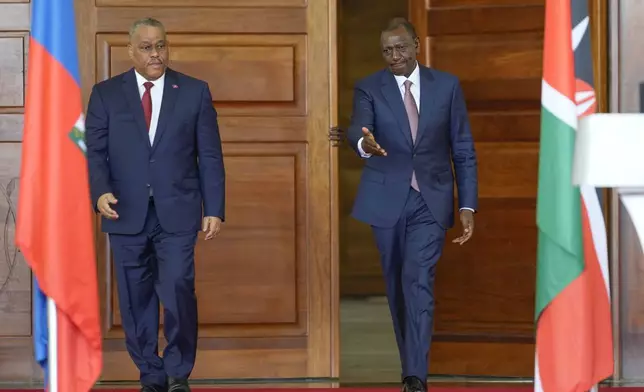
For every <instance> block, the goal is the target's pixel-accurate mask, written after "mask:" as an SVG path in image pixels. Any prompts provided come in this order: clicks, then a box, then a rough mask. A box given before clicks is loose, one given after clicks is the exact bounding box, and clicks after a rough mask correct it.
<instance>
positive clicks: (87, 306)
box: [16, 0, 102, 392]
mask: <svg viewBox="0 0 644 392" xmlns="http://www.w3.org/2000/svg"><path fill="white" fill-rule="evenodd" d="M75 26H76V24H75V15H74V2H73V0H33V1H32V23H31V36H30V40H29V64H28V70H27V92H26V104H25V120H24V130H23V144H22V162H21V171H20V192H19V199H18V216H17V229H16V245H17V246H18V248H19V249H20V251H21V252H22V254H23V256H24V258H25V261H26V262H27V264H28V265H29V266H30V267H31V269H32V272H33V275H34V278H35V279H34V284H33V299H34V303H33V321H34V355H35V359H36V361H37V362H38V363H39V364H40V365H41V366H42V367H43V369H45V371H46V372H45V373H46V377H50V378H52V377H53V378H52V379H56V380H57V383H56V384H57V385H56V387H57V390H58V391H61V392H62V391H64V392H87V391H89V390H90V389H91V388H92V386H93V385H94V384H95V382H96V381H97V379H98V377H99V376H100V372H101V368H102V340H101V339H102V338H101V329H100V318H99V302H98V284H97V275H96V253H95V248H94V231H93V212H92V209H91V204H90V203H91V202H90V197H89V185H88V175H87V163H86V158H85V145H84V125H83V124H84V121H83V119H84V117H83V111H82V102H81V89H80V76H79V69H78V54H77V42H76V30H75V29H76V27H75ZM48 299H49V300H53V302H54V303H55V305H56V307H55V311H56V318H55V319H56V320H57V322H56V336H55V337H54V338H55V339H56V341H55V342H53V343H55V344H56V345H55V346H56V351H57V352H56V358H51V357H50V356H49V355H48V350H47V347H48V346H49V345H50V344H51V343H52V342H51V341H48V337H47V336H48V335H47V320H48V317H47V315H48V309H47V300H48ZM49 316H52V315H49ZM52 365H56V366H55V369H57V371H56V374H54V375H52V374H47V370H48V369H52V368H53V366H52Z"/></svg>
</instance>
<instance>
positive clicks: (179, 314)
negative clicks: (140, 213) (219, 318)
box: [110, 199, 198, 385]
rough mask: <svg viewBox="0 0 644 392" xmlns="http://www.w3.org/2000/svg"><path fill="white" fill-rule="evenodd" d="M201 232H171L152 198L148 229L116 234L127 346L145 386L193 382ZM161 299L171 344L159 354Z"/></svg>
mask: <svg viewBox="0 0 644 392" xmlns="http://www.w3.org/2000/svg"><path fill="white" fill-rule="evenodd" d="M196 240H197V233H196V232H189V233H181V234H177V233H167V232H165V231H164V230H163V228H162V227H161V225H160V224H159V219H158V217H157V214H156V209H155V207H154V203H153V202H152V199H151V201H150V205H149V207H148V214H147V217H146V222H145V227H144V229H143V231H142V232H141V233H139V234H135V235H123V234H110V244H111V247H112V252H113V255H114V267H115V268H114V269H115V271H116V280H117V286H118V299H119V307H120V311H121V319H122V324H123V331H124V332H125V344H126V347H127V351H128V353H129V354H130V357H131V358H132V360H133V361H134V363H135V364H136V366H137V367H138V369H139V371H140V373H141V375H140V378H141V383H142V384H144V385H150V384H154V385H165V384H166V380H167V377H168V376H169V377H174V378H188V377H189V375H190V373H191V372H192V369H193V367H194V363H195V357H196V353H197V327H198V324H197V298H196V295H195V268H194V248H195V243H196ZM159 300H160V301H161V304H162V305H163V312H164V319H163V329H164V334H165V338H166V340H167V342H168V345H167V346H166V348H165V349H164V351H163V358H161V357H159V355H158V340H159Z"/></svg>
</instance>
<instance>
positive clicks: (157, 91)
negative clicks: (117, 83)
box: [134, 71, 165, 144]
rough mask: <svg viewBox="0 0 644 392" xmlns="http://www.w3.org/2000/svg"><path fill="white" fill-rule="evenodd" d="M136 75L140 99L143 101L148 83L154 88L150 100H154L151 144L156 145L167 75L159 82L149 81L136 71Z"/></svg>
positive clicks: (150, 133)
mask: <svg viewBox="0 0 644 392" xmlns="http://www.w3.org/2000/svg"><path fill="white" fill-rule="evenodd" d="M134 74H135V75H136V84H137V86H138V87H139V98H141V100H143V93H145V86H144V84H145V83H146V82H151V83H152V84H154V87H152V88H151V89H150V98H152V118H151V119H150V130H149V132H148V133H149V135H148V136H149V137H150V144H152V143H154V135H156V133H157V125H159V113H161V102H162V101H163V86H164V84H165V73H164V74H163V75H161V77H160V78H159V79H157V80H147V79H146V78H144V77H143V76H141V74H140V73H138V72H136V71H134Z"/></svg>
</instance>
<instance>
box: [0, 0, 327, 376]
mask: <svg viewBox="0 0 644 392" xmlns="http://www.w3.org/2000/svg"><path fill="white" fill-rule="evenodd" d="M75 6H76V12H77V35H78V40H79V59H80V72H81V80H82V93H83V100H84V102H87V100H88V98H89V92H90V90H91V88H92V86H93V85H94V83H96V82H99V81H101V80H104V79H106V78H108V77H111V76H114V75H116V74H118V73H121V72H123V71H126V70H127V69H129V68H130V66H131V65H130V64H131V63H130V60H129V59H128V56H127V51H126V45H127V32H128V29H129V26H130V24H131V23H132V22H133V21H134V20H135V19H137V18H141V17H144V16H152V17H156V18H158V19H160V20H161V21H162V22H163V23H164V24H165V25H166V27H167V30H168V38H169V41H170V50H171V57H170V62H171V64H170V65H171V67H173V68H174V69H176V70H178V71H180V72H185V73H187V74H189V75H191V76H194V77H197V78H201V79H203V80H205V81H207V82H208V83H209V85H210V89H211V92H212V95H213V104H214V105H215V107H216V108H217V110H218V113H219V122H220V127H221V135H222V143H223V150H224V160H225V165H226V169H227V170H226V171H227V203H226V204H227V221H226V223H225V224H224V226H223V230H222V233H221V235H220V236H219V237H218V238H217V239H216V240H214V241H211V242H205V241H203V240H202V237H203V236H200V240H199V241H198V245H197V249H196V266H195V269H196V279H197V287H196V291H197V297H198V301H199V302H198V308H199V309H198V311H199V316H200V328H199V342H198V349H199V353H198V360H197V364H196V367H195V369H194V372H193V374H192V376H193V378H197V379H217V378H280V377H285V378H292V377H302V378H304V377H307V378H309V377H310V378H325V377H334V376H337V375H338V368H339V364H338V339H339V337H338V323H339V320H338V296H337V281H336V280H337V253H336V252H335V251H334V249H333V246H334V245H335V244H337V240H336V239H335V237H337V232H336V230H337V222H336V221H335V219H337V218H336V217H337V212H336V211H335V209H336V208H337V207H336V206H337V204H336V201H335V190H334V186H335V185H334V183H335V181H336V173H335V170H336V162H335V159H336V156H335V152H334V151H333V149H331V148H330V143H329V140H328V136H327V132H328V129H329V127H330V126H331V125H332V123H335V117H334V116H335V109H334V106H335V95H334V94H335V91H336V90H335V51H334V45H333V43H334V42H333V40H334V39H335V31H334V27H335V23H336V20H335V2H334V1H331V0H316V1H314V2H309V1H307V0H200V1H198V2H197V1H194V0H158V1H148V0H143V1H141V0H77V1H76V3H75ZM29 7H30V4H29V2H28V1H21V0H15V1H14V2H7V1H4V0H0V51H1V52H2V53H3V56H2V58H1V59H0V222H2V223H1V224H2V226H3V228H4V230H3V231H0V320H2V323H0V382H33V381H38V380H42V374H41V371H40V370H39V368H38V367H37V366H36V365H35V364H34V363H33V359H32V358H33V354H32V349H31V274H30V271H29V268H28V267H27V265H26V264H25V263H24V260H22V259H21V257H20V254H19V253H17V251H16V249H15V247H14V246H13V243H14V232H15V203H16V200H17V187H18V183H17V178H18V175H19V169H20V153H21V145H20V141H21V138H22V136H21V135H22V125H23V111H24V108H23V106H24V94H25V88H24V82H25V72H26V71H27V70H26V56H27V50H28V38H29ZM96 222H97V226H96V228H97V230H96V240H97V246H98V256H99V257H98V273H99V290H100V301H101V313H102V316H103V329H104V330H103V332H104V338H105V339H104V369H103V374H102V377H101V380H102V381H117V380H118V381H136V380H138V377H139V374H138V371H137V370H136V368H135V367H134V365H133V364H132V362H131V360H130V358H129V356H128V354H127V352H126V351H125V345H124V341H123V331H122V328H121V326H120V313H119V306H118V301H117V300H116V292H117V287H116V284H115V279H114V272H113V268H112V265H111V263H110V261H111V255H110V252H109V247H108V244H107V240H106V236H105V235H104V234H102V233H101V232H100V226H99V220H98V219H97V220H96ZM162 335H163V334H162V332H161V333H160V346H161V349H162V348H163V346H164V343H165V342H164V339H163V336H162Z"/></svg>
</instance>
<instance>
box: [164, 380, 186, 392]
mask: <svg viewBox="0 0 644 392" xmlns="http://www.w3.org/2000/svg"><path fill="white" fill-rule="evenodd" d="M168 392H191V391H190V387H189V386H188V380H186V379H183V378H172V377H170V378H169V379H168Z"/></svg>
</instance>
